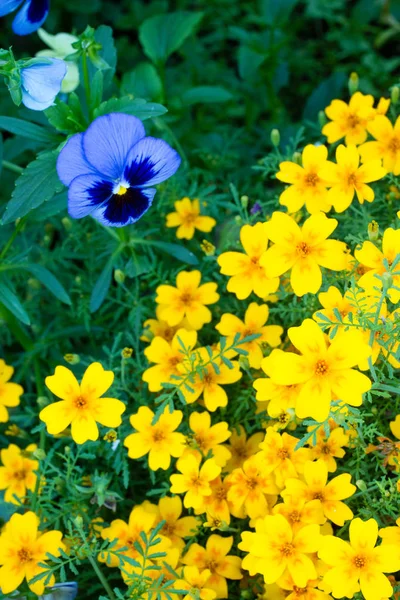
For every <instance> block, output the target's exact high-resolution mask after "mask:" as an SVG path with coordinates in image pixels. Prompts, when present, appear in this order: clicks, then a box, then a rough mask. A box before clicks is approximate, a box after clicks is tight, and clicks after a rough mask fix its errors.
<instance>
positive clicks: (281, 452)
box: [277, 448, 290, 460]
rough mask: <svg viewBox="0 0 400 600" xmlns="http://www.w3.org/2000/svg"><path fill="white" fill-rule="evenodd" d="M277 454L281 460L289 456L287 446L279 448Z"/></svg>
mask: <svg viewBox="0 0 400 600" xmlns="http://www.w3.org/2000/svg"><path fill="white" fill-rule="evenodd" d="M277 455H278V456H279V458H281V459H282V460H285V459H286V458H290V452H289V450H288V449H287V448H280V449H279V450H278V452H277Z"/></svg>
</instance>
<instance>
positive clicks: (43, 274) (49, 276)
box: [26, 264, 71, 304]
mask: <svg viewBox="0 0 400 600" xmlns="http://www.w3.org/2000/svg"><path fill="white" fill-rule="evenodd" d="M26 269H27V270H28V271H29V272H30V273H32V275H33V276H34V277H36V279H38V280H39V281H40V282H41V283H43V285H44V286H45V287H46V288H47V289H48V290H49V291H50V292H51V293H52V294H53V295H54V296H55V297H56V298H58V299H59V300H61V302H64V304H71V299H70V297H69V296H68V294H67V292H66V291H65V289H64V288H63V286H62V285H61V283H60V282H59V281H58V279H57V278H56V277H55V276H54V275H53V273H51V272H50V271H49V270H48V269H46V268H45V267H43V266H42V265H33V264H29V265H27V266H26Z"/></svg>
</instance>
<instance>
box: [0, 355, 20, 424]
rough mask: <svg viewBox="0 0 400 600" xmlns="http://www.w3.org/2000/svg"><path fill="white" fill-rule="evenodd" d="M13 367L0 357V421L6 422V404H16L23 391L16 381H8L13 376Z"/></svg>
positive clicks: (11, 405) (10, 405)
mask: <svg viewBox="0 0 400 600" xmlns="http://www.w3.org/2000/svg"><path fill="white" fill-rule="evenodd" d="M13 373H14V368H13V367H10V366H9V365H6V363H5V362H4V360H3V359H2V358H0V423H7V421H8V410H7V408H6V406H9V407H13V406H18V404H19V403H20V396H21V395H22V394H23V393H24V388H23V387H22V386H21V385H19V384H18V383H12V382H11V381H10V379H11V377H12V376H13Z"/></svg>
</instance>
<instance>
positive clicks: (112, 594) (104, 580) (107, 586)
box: [88, 556, 116, 600]
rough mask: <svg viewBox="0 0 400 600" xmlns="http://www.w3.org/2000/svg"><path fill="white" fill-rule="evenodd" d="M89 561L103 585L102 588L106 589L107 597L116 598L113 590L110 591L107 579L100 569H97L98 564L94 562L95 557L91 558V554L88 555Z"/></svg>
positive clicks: (114, 599)
mask: <svg viewBox="0 0 400 600" xmlns="http://www.w3.org/2000/svg"><path fill="white" fill-rule="evenodd" d="M88 559H89V562H90V564H91V565H92V567H93V571H94V572H95V573H96V575H97V577H98V578H99V581H100V582H101V584H102V586H103V587H104V589H105V590H106V592H107V594H108V597H109V598H110V599H111V600H116V598H115V595H114V592H113V591H112V589H111V588H110V586H109V583H108V581H107V579H106V578H105V577H104V575H103V573H102V572H101V570H100V569H99V566H98V564H97V563H96V561H95V559H94V558H93V556H88Z"/></svg>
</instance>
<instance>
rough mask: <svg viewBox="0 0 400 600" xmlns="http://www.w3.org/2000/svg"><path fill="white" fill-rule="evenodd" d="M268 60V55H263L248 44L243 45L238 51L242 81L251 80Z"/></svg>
mask: <svg viewBox="0 0 400 600" xmlns="http://www.w3.org/2000/svg"><path fill="white" fill-rule="evenodd" d="M266 58H267V53H265V54H261V53H260V52H258V51H257V50H254V49H253V48H251V47H250V46H249V45H247V44H242V45H241V46H240V47H239V50H238V69H239V75H240V77H241V78H242V79H251V78H252V77H254V75H255V74H256V73H257V71H258V69H259V67H260V66H261V65H262V64H263V62H264V61H265V59H266Z"/></svg>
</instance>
